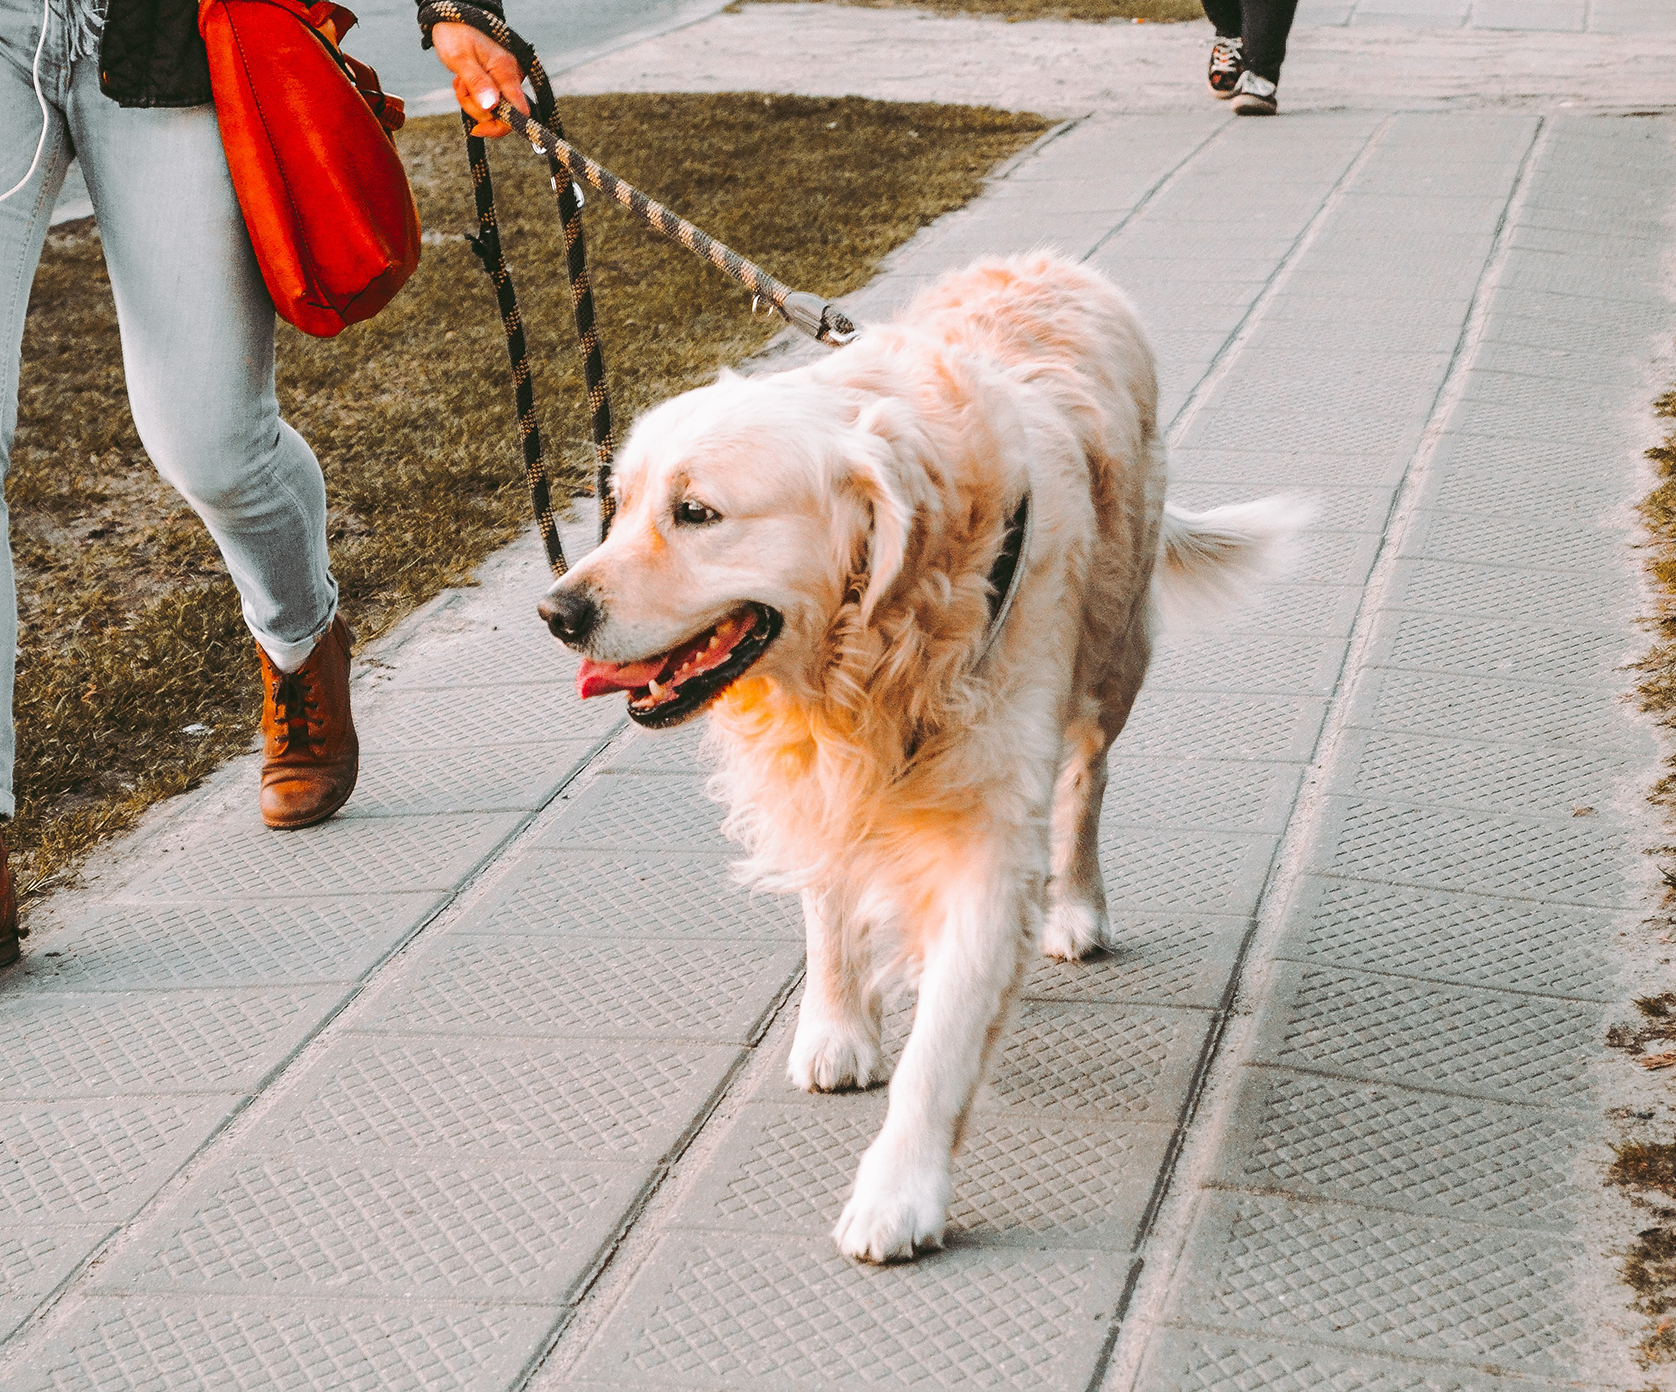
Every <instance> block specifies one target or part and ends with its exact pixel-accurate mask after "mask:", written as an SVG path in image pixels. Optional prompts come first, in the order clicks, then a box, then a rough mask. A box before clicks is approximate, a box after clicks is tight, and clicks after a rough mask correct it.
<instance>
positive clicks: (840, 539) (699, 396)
mask: <svg viewBox="0 0 1676 1392" xmlns="http://www.w3.org/2000/svg"><path fill="white" fill-rule="evenodd" d="M918 448H919V441H918V438H917V428H916V426H915V424H914V418H913V416H912V415H911V413H910V412H909V411H908V410H907V408H906V407H905V406H904V405H903V404H902V403H901V402H899V401H896V400H893V399H891V398H889V397H888V396H884V397H881V396H878V395H876V394H874V393H864V392H861V391H859V390H855V389H852V388H848V387H840V386H836V385H833V384H830V383H823V382H820V381H818V380H815V379H814V378H812V377H811V376H810V375H809V374H807V373H802V372H792V373H786V374H782V375H780V376H776V377H766V378H745V377H740V376H738V375H736V374H733V373H724V374H723V375H722V377H721V379H720V380H718V381H717V382H716V383H715V384H713V385H711V386H708V387H702V388H700V389H698V390H697V391H692V392H688V393H686V394H685V395H683V396H680V397H677V398H675V399H674V400H672V401H669V402H666V403H665V404H663V405H662V406H659V407H658V408H657V409H655V410H653V411H651V412H649V413H647V415H645V416H644V417H643V418H642V419H641V420H640V422H639V423H638V424H637V425H636V427H635V429H634V431H633V433H632V435H631V436H630V438H629V440H628V442H627V444H626V445H625V447H624V449H623V451H622V454H621V456H620V458H619V460H618V463H617V468H616V474H615V485H614V486H615V490H616V496H617V515H616V518H615V520H614V521H613V523H612V527H611V533H610V535H609V536H608V537H607V538H606V540H605V541H604V543H603V544H601V545H600V546H599V547H598V548H597V549H596V550H595V551H594V552H593V553H592V554H590V555H589V556H588V557H587V558H586V559H585V560H583V561H582V562H581V563H580V564H579V565H577V566H576V568H575V569H574V570H572V571H570V572H569V573H568V574H567V575H565V576H564V577H563V578H562V579H560V580H559V581H558V582H557V583H556V584H554V585H553V587H552V588H551V589H550V590H549V591H548V592H547V594H546V595H545V597H543V599H542V601H541V603H540V605H539V606H538V608H539V612H540V614H541V617H542V619H543V620H545V621H546V623H547V626H548V627H549V628H550V629H551V630H552V632H553V634H554V635H555V636H556V637H558V638H559V639H561V640H562V641H563V642H564V643H565V644H566V645H567V646H569V647H571V648H573V649H575V650H576V651H577V652H579V653H580V654H582V656H583V658H584V661H583V663H582V667H581V670H580V672H579V673H578V676H577V690H578V691H579V693H580V694H581V695H582V696H583V697H584V698H586V697H589V696H598V695H603V694H606V693H608V692H613V691H625V692H627V693H628V700H629V714H630V716H631V717H632V718H633V719H634V720H635V721H636V722H638V723H639V724H641V725H645V726H651V727H661V726H669V725H676V724H679V723H680V722H681V721H683V720H686V719H688V718H690V717H691V716H693V715H695V714H697V713H698V712H700V711H702V710H703V709H704V708H705V707H706V706H708V705H709V704H710V703H711V702H712V701H713V700H715V699H716V697H718V696H719V695H720V694H721V693H722V692H723V691H724V690H726V689H727V688H728V687H729V686H731V685H732V684H733V683H734V682H736V681H739V680H740V679H741V678H742V677H745V676H746V674H747V673H748V674H750V675H752V676H754V677H769V678H772V679H774V680H776V681H778V682H780V683H782V684H786V685H789V686H792V687H793V688H802V689H805V690H812V689H813V688H815V687H816V686H818V684H819V681H820V674H821V667H822V665H823V663H824V661H825V657H826V651H827V648H828V644H829V637H828V635H829V632H830V630H831V627H832V624H833V621H834V619H835V617H836V616H837V614H838V612H839V610H840V609H841V608H842V607H843V606H844V605H845V604H846V603H851V604H854V605H856V606H857V612H858V614H859V617H860V619H861V621H862V622H865V621H866V619H867V616H868V615H869V614H870V613H871V612H872V610H873V609H874V608H875V607H876V606H877V605H878V603H879V602H880V600H881V599H882V597H883V596H884V595H885V594H886V593H887V592H888V591H889V590H890V588H891V585H892V583H893V582H894V581H895V579H896V578H897V576H898V574H899V573H900V571H901V568H902V564H903V559H904V556H905V553H906V551H907V548H908V545H909V538H910V533H911V532H912V529H913V524H914V519H915V516H916V513H917V512H918V511H920V509H921V508H922V506H923V503H924V500H923V499H922V498H920V497H917V496H916V493H917V492H918V491H921V490H919V489H917V488H916V485H915V483H914V479H915V478H916V477H917V476H918V475H917V473H916V471H915V470H913V469H910V468H907V467H905V462H906V460H907V459H909V458H911V457H912V456H913V455H914V454H915V453H916V452H917V450H918Z"/></svg>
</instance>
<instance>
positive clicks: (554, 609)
mask: <svg viewBox="0 0 1676 1392" xmlns="http://www.w3.org/2000/svg"><path fill="white" fill-rule="evenodd" d="M535 612H536V613H538V614H540V615H541V617H542V619H543V620H545V621H546V624H547V627H548V629H549V631H551V633H552V635H553V636H554V637H555V638H557V639H558V640H559V641H560V642H561V643H568V644H570V646H572V647H575V646H577V644H579V643H585V642H586V641H587V639H588V635H589V634H590V633H592V632H593V629H594V625H595V624H596V623H598V622H599V606H598V605H596V604H595V603H594V602H593V600H592V599H591V598H590V597H589V596H588V594H587V593H586V592H585V591H582V590H561V589H553V590H549V591H548V592H547V593H546V594H544V595H542V597H541V602H540V603H539V604H537V605H536V606H535Z"/></svg>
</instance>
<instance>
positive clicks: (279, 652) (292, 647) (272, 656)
mask: <svg viewBox="0 0 1676 1392" xmlns="http://www.w3.org/2000/svg"><path fill="white" fill-rule="evenodd" d="M337 616H338V611H337V607H336V606H335V605H334V606H333V608H332V612H331V613H330V614H328V615H327V616H326V622H325V623H323V624H322V625H321V626H320V631H319V632H318V633H316V634H314V635H313V636H312V637H309V638H305V639H304V640H303V641H302V642H300V643H282V642H280V641H279V639H277V638H272V637H269V636H268V635H267V634H266V633H257V632H256V630H255V629H251V630H250V631H251V633H252V634H253V635H254V636H255V638H256V641H257V642H258V643H260V644H261V645H262V651H263V652H265V653H266V654H267V655H268V660H269V661H270V662H272V663H273V665H274V666H275V667H277V668H279V670H280V671H282V672H295V671H296V670H297V669H298V668H299V667H301V666H302V665H303V663H305V662H307V661H308V655H309V654H310V653H311V652H313V651H314V650H315V648H316V647H317V646H318V645H319V643H320V640H321V639H322V638H324V637H325V636H326V631H327V630H328V629H329V628H331V626H332V620H333V619H335V618H336V617H337Z"/></svg>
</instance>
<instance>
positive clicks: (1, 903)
mask: <svg viewBox="0 0 1676 1392" xmlns="http://www.w3.org/2000/svg"><path fill="white" fill-rule="evenodd" d="M22 936H23V934H21V933H20V932H19V931H18V926H17V886H16V885H14V884H13V883H12V867H11V865H10V863H9V862H8V861H7V860H6V843H5V842H4V841H0V967H4V966H7V965H9V964H10V963H12V962H15V961H17V959H18V944H17V940H18V939H19V938H20V937H22Z"/></svg>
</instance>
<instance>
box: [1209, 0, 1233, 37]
mask: <svg viewBox="0 0 1676 1392" xmlns="http://www.w3.org/2000/svg"><path fill="white" fill-rule="evenodd" d="M1200 3H1201V4H1203V5H1204V7H1205V18H1206V19H1208V20H1209V21H1210V22H1211V23H1212V24H1213V25H1215V26H1216V32H1217V33H1218V34H1219V35H1220V36H1221V37H1222V38H1225V39H1237V38H1239V36H1240V34H1241V33H1242V32H1243V30H1242V29H1241V28H1240V26H1241V24H1242V23H1243V20H1242V18H1241V5H1240V0H1200Z"/></svg>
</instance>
